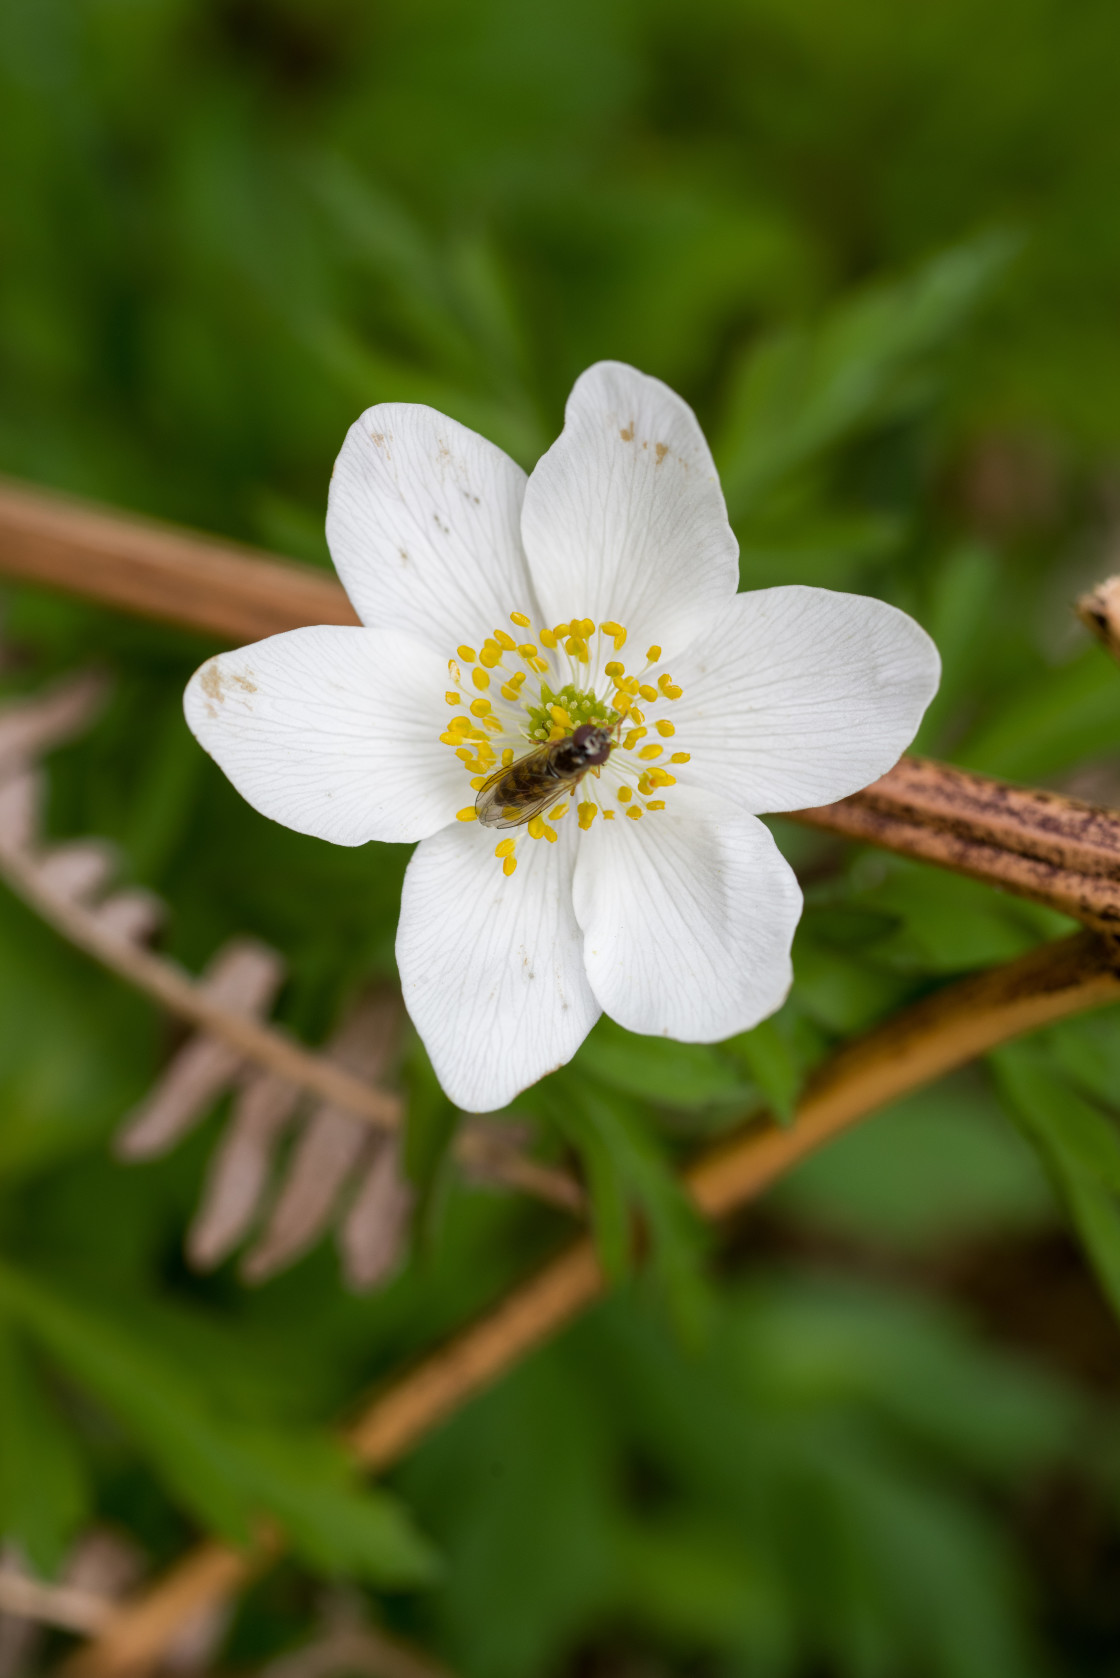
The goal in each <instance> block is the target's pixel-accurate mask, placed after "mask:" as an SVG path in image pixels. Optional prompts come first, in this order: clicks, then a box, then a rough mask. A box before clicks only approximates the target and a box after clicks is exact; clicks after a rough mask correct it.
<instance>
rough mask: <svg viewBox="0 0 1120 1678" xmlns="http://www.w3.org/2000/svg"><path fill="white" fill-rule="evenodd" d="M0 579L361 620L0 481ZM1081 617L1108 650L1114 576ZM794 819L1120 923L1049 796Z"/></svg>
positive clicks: (145, 605)
mask: <svg viewBox="0 0 1120 1678" xmlns="http://www.w3.org/2000/svg"><path fill="white" fill-rule="evenodd" d="M0 573H6V574H7V575H8V576H13V577H20V578H23V579H25V580H27V581H31V582H38V583H44V584H46V585H48V586H50V587H54V588H62V589H65V590H67V591H68V592H70V593H72V594H77V595H80V596H82V597H83V598H84V599H87V600H96V601H100V602H102V603H104V604H106V605H111V606H116V607H119V608H121V609H122V610H125V611H130V612H136V613H139V614H140V615H141V616H145V617H155V618H160V619H164V620H166V621H169V622H172V623H177V624H182V625H184V626H185V627H187V628H191V629H198V630H204V631H207V632H208V633H210V634H211V635H216V636H218V637H219V638H220V639H222V640H225V641H234V642H238V641H251V640H257V639H258V638H259V637H261V636H264V635H272V634H275V633H276V632H277V631H278V630H282V629H294V628H297V627H298V626H299V625H301V624H309V623H342V624H352V623H356V622H357V619H356V617H355V615H354V611H353V608H352V607H351V605H350V602H349V601H348V600H347V598H346V595H345V594H344V592H343V590H342V588H341V586H340V585H339V584H338V583H337V582H336V581H335V580H334V578H333V577H330V576H328V575H326V574H325V573H320V572H317V571H313V570H311V568H310V567H308V566H302V565H297V564H295V563H294V562H293V561H291V560H284V559H277V558H274V557H272V556H268V555H264V554H260V553H257V552H256V551H254V550H253V549H251V548H245V547H241V546H239V545H237V544H235V543H230V542H222V541H219V540H217V539H216V538H214V537H210V536H203V535H198V534H196V533H193V532H190V531H184V530H178V529H176V528H174V527H173V526H170V525H164V524H157V523H155V522H154V521H151V520H145V519H139V518H135V517H132V516H129V515H123V514H120V513H115V512H109V511H106V510H105V509H103V508H99V507H93V506H90V505H88V504H85V503H82V502H79V501H72V500H68V499H64V498H62V497H59V496H57V495H50V494H47V493H45V492H44V491H42V490H36V489H32V488H30V487H28V486H26V485H17V484H14V483H4V482H2V481H0ZM1090 601H1092V602H1094V604H1093V605H1091V606H1090V605H1089V604H1088V602H1090ZM1079 610H1080V611H1081V615H1082V617H1083V619H1084V621H1085V622H1086V623H1088V624H1089V627H1090V628H1091V629H1093V631H1094V633H1096V634H1098V635H1099V636H1100V637H1101V639H1102V640H1104V641H1105V644H1106V645H1107V646H1109V647H1110V649H1112V650H1115V646H1116V644H1120V642H1114V640H1113V639H1112V636H1113V627H1112V626H1114V624H1116V623H1120V580H1118V579H1113V580H1112V581H1111V582H1108V583H1103V584H1102V585H1101V586H1100V588H1099V589H1098V590H1097V591H1095V593H1094V595H1092V596H1086V599H1085V601H1083V602H1082V603H1081V606H1080V607H1079ZM792 819H793V820H795V821H801V822H805V823H807V824H808V825H810V826H813V827H819V828H824V829H826V830H827V831H829V832H832V833H838V834H842V835H844V836H845V837H846V838H849V839H855V840H860V841H862V842H864V843H868V844H874V845H878V846H880V847H882V848H883V849H885V850H890V851H897V852H899V853H901V854H902V855H904V856H912V857H917V858H920V859H921V860H922V861H924V862H931V863H934V864H936V866H938V867H940V868H951V869H954V870H956V871H957V872H958V873H964V874H969V875H971V876H972V878H974V879H977V880H984V881H986V882H987V883H988V884H989V885H992V886H995V887H997V888H998V889H999V890H1001V891H1010V892H1015V893H1017V894H1018V895H1019V896H1023V897H1029V898H1031V899H1032V900H1033V901H1034V902H1036V903H1045V904H1047V905H1048V906H1049V907H1050V908H1053V909H1057V910H1060V911H1061V912H1062V913H1063V914H1068V915H1072V916H1074V918H1075V919H1078V920H1081V921H1083V922H1084V923H1085V924H1086V925H1088V926H1093V927H1100V928H1104V929H1107V928H1109V927H1114V926H1117V925H1118V924H1120V883H1118V877H1117V867H1118V859H1120V837H1118V835H1120V824H1118V823H1116V822H1115V819H1114V818H1111V817H1108V816H1103V815H1102V814H1101V813H1100V812H1099V811H1094V810H1093V809H1092V807H1091V806H1089V805H1086V804H1079V803H1077V802H1076V801H1075V800H1072V799H1065V798H1061V797H1060V796H1059V795H1058V794H1056V793H1038V792H1032V791H1029V790H1026V789H1022V788H1018V787H1012V786H1008V785H1006V784H1005V783H1004V782H1002V781H996V780H992V779H990V778H989V777H987V776H984V775H974V774H969V773H968V772H967V771H964V770H957V769H951V768H949V767H948V766H946V765H942V764H935V763H930V762H928V761H923V760H920V759H906V758H904V759H903V760H902V762H901V763H900V764H898V765H897V766H896V767H895V768H894V769H892V770H891V771H890V772H889V773H888V774H887V775H884V776H883V778H882V779H881V780H879V781H876V782H875V784H874V786H872V787H868V788H866V789H865V791H863V792H859V793H856V794H855V795H854V796H853V797H851V798H845V799H842V800H841V801H840V802H839V803H838V804H831V805H826V806H824V807H823V808H821V809H816V810H802V811H798V812H795V813H794V814H793V816H792ZM168 1006H171V1004H170V1003H169V1004H168ZM371 1116H372V1115H371ZM374 1122H376V1120H375V1121H374Z"/></svg>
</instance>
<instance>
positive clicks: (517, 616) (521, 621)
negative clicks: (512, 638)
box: [509, 612, 529, 629]
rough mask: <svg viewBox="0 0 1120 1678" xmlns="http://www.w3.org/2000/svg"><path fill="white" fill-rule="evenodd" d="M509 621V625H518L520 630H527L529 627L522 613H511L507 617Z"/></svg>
mask: <svg viewBox="0 0 1120 1678" xmlns="http://www.w3.org/2000/svg"><path fill="white" fill-rule="evenodd" d="M509 621H510V623H516V624H518V625H519V626H520V627H521V628H522V629H528V627H529V620H528V618H527V617H526V616H525V613H524V612H511V613H510V615H509Z"/></svg>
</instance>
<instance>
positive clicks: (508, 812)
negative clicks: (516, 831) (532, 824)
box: [502, 804, 521, 822]
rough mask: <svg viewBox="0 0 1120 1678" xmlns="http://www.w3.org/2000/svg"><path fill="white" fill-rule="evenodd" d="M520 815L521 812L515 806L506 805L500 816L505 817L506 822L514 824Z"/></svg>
mask: <svg viewBox="0 0 1120 1678" xmlns="http://www.w3.org/2000/svg"><path fill="white" fill-rule="evenodd" d="M520 814H521V811H520V810H519V809H518V808H517V805H516V804H507V805H506V806H505V809H504V810H503V811H502V815H503V816H504V817H505V819H506V821H507V822H515V821H516V820H517V818H518V816H519V815H520Z"/></svg>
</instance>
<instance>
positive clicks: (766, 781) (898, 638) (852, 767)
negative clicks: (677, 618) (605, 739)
mask: <svg viewBox="0 0 1120 1678" xmlns="http://www.w3.org/2000/svg"><path fill="white" fill-rule="evenodd" d="M940 675H941V661H940V659H939V657H938V654H937V648H936V647H935V646H934V644H933V642H932V641H931V640H930V638H929V636H928V635H927V634H926V632H925V630H924V629H922V628H920V627H919V625H918V624H916V623H915V622H914V620H913V618H910V617H907V615H906V613H905V612H900V611H898V610H897V609H896V608H895V607H894V606H888V605H886V603H885V602H884V601H882V600H872V599H869V598H868V597H867V596H865V595H861V594H834V593H833V592H832V591H831V590H830V589H821V588H801V587H797V586H793V587H787V588H768V589H759V590H758V591H757V592H756V593H753V594H740V595H737V596H736V598H735V599H734V600H733V601H731V602H730V603H729V604H728V606H727V609H726V611H725V612H724V613H723V615H722V617H721V619H720V621H719V623H718V624H717V625H715V626H714V627H713V628H712V630H711V631H710V632H709V633H708V634H707V635H704V636H701V638H700V639H699V640H698V641H697V643H696V644H695V645H694V646H692V647H690V648H689V649H688V652H687V653H686V654H685V655H684V657H683V658H679V659H677V660H676V661H675V663H674V667H673V677H674V680H675V681H676V682H677V683H678V684H679V685H680V686H681V687H682V688H683V689H684V696H683V698H681V699H679V700H677V701H676V703H675V704H672V705H668V706H662V705H659V706H658V709H657V711H656V712H655V713H652V714H651V717H652V716H654V715H655V716H660V715H661V714H662V713H664V714H665V715H668V716H671V717H672V719H673V722H674V723H675V725H676V730H677V734H676V738H675V739H674V740H673V745H674V747H681V748H683V749H684V750H686V751H688V752H689V753H690V754H691V759H692V761H691V762H690V763H689V764H688V765H687V766H683V767H681V768H680V769H678V770H676V771H675V773H676V774H677V775H678V776H679V778H680V779H681V780H682V781H688V782H691V783H693V784H694V785H697V786H704V787H707V788H709V789H710V790H711V791H713V792H718V793H719V794H721V795H722V796H725V797H727V798H730V799H732V800H733V801H734V802H735V803H737V804H738V805H739V806H740V808H742V809H744V810H752V811H766V810H800V809H804V808H805V807H806V806H808V805H814V804H828V803H831V802H832V800H833V799H836V798H846V797H847V796H848V794H849V793H852V792H857V791H858V790H859V789H860V787H865V786H867V785H868V783H869V782H870V781H874V780H876V779H877V778H878V776H880V775H884V774H885V773H886V771H887V770H888V769H890V768H891V766H892V765H893V764H895V763H897V762H898V759H899V757H900V756H901V754H902V753H903V752H904V751H905V749H906V747H907V746H908V745H909V744H910V742H911V740H912V739H913V738H914V735H915V734H916V733H917V729H918V724H919V723H920V722H921V720H922V714H923V712H924V711H925V708H926V706H927V705H928V704H929V702H930V700H931V699H932V698H933V696H934V694H935V693H936V692H937V684H938V681H939V680H940ZM647 720H651V719H647Z"/></svg>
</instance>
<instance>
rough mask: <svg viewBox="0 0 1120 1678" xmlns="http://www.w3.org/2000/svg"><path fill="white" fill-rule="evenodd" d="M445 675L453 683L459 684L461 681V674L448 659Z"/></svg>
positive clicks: (451, 659)
mask: <svg viewBox="0 0 1120 1678" xmlns="http://www.w3.org/2000/svg"><path fill="white" fill-rule="evenodd" d="M447 674H448V675H449V676H450V677H451V680H452V681H453V682H461V681H462V679H463V672H462V671H461V670H460V669H459V666H458V665H457V664H456V662H455V660H454V659H453V658H449V659H448V661H447Z"/></svg>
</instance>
